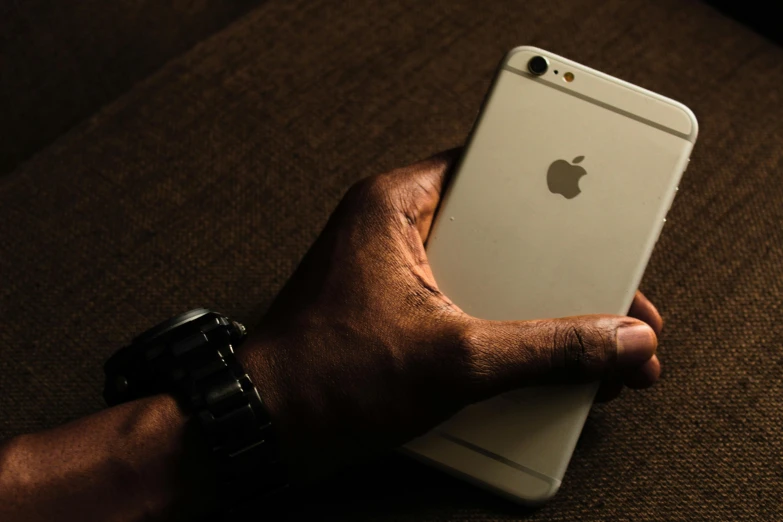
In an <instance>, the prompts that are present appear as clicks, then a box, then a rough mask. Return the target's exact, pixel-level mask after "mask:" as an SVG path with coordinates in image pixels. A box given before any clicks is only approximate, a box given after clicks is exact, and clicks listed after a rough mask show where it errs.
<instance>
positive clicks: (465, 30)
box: [0, 0, 783, 521]
mask: <svg viewBox="0 0 783 522" xmlns="http://www.w3.org/2000/svg"><path fill="white" fill-rule="evenodd" d="M5 4H6V5H4V6H3V7H0V36H2V39H0V74H1V76H0V138H2V139H0V152H2V157H3V161H2V165H0V168H2V172H3V174H2V175H1V176H0V295H2V299H1V300H0V307H1V308H0V312H2V313H0V321H1V323H0V391H1V392H2V393H0V438H3V437H9V436H13V435H15V434H18V433H22V432H26V431H32V430H39V429H42V428H46V427H49V426H53V425H56V424H59V423H62V422H66V421H68V420H70V419H73V418H75V417H78V416H81V415H84V414H87V413H90V412H93V411H96V410H98V409H100V408H101V407H102V406H103V404H102V401H101V397H100V394H101V387H102V378H101V364H102V362H103V360H104V359H105V358H106V357H107V356H108V355H109V354H110V353H112V351H113V350H115V349H116V348H117V347H119V346H120V345H122V344H123V343H124V342H126V341H128V340H129V338H130V337H131V336H132V334H134V333H135V332H138V331H140V330H142V329H144V328H146V327H148V326H150V325H151V324H153V323H155V322H157V321H159V320H161V319H164V318H166V317H168V316H170V315H173V314H175V313H177V312H180V311H183V310H186V309H188V308H191V307H194V306H207V307H212V308H215V309H218V310H221V311H224V312H225V313H228V314H230V315H232V316H236V317H237V318H239V319H242V320H245V321H249V322H252V320H253V318H257V317H258V316H259V315H260V314H261V313H262V312H263V310H264V308H265V307H266V305H267V304H268V303H269V302H270V300H271V299H272V298H273V297H274V295H275V293H276V291H277V290H278V289H279V288H280V286H281V285H282V283H283V282H284V281H285V279H286V278H287V277H288V275H289V274H290V273H291V271H292V270H293V268H294V267H295V265H296V263H297V262H298V260H299V259H300V257H301V256H302V254H303V253H304V252H305V250H306V248H307V247H308V245H309V244H310V242H311V241H312V240H313V238H315V236H316V235H317V233H318V231H319V229H320V227H322V226H323V224H324V222H325V220H326V218H327V216H328V215H329V212H330V210H331V209H332V208H333V207H334V205H335V204H336V203H337V201H338V200H339V198H340V196H341V194H342V193H343V192H344V191H345V189H346V188H347V186H348V185H349V184H350V183H351V182H353V181H355V180H357V179H359V178H361V177H363V176H365V175H368V174H372V173H376V172H380V171H384V170H386V169H389V168H392V167H394V166H398V165H402V164H405V163H408V162H411V161H414V160H415V159H417V158H420V157H423V156H426V155H429V154H431V153H433V152H436V151H438V150H441V149H444V148H448V147H452V146H455V145H458V144H460V143H462V142H463V140H464V138H465V135H466V133H467V132H468V130H469V127H470V125H471V122H472V120H473V118H474V117H475V115H476V112H477V110H478V107H479V103H480V101H481V99H482V96H483V94H484V92H485V91H486V89H487V87H488V83H489V80H490V78H491V76H492V73H493V70H494V68H495V66H496V64H497V62H498V61H499V60H500V58H501V56H502V55H503V53H504V52H505V51H506V50H508V49H509V48H511V47H513V46H515V45H519V44H534V45H539V46H541V47H544V48H548V49H551V50H552V51H555V52H557V53H559V54H563V55H565V56H568V57H571V58H573V59H575V60H577V61H579V62H582V63H585V64H587V65H590V66H593V67H595V68H597V69H599V70H603V71H606V72H608V73H610V74H613V75H616V76H619V77H620V78H623V79H626V80H629V81H631V82H634V83H638V84H640V85H642V86H644V87H647V88H650V89H652V90H654V91H657V92H660V93H663V94H665V95H668V96H671V97H673V98H675V99H677V100H680V101H682V102H684V103H686V104H687V105H689V106H690V107H691V108H692V109H693V110H694V112H695V113H696V115H697V116H698V118H699V121H700V125H701V131H700V138H699V142H698V143H697V146H696V149H695V151H694V154H693V156H692V160H693V161H692V162H691V166H690V168H689V170H688V172H687V174H686V175H685V177H684V179H683V182H682V183H681V185H680V191H679V196H678V198H677V200H676V201H675V203H674V206H673V207H672V209H671V212H670V214H669V221H668V223H667V225H666V227H665V229H664V232H663V234H662V236H661V239H660V242H659V243H658V246H657V247H656V250H655V254H654V256H653V259H652V261H651V263H650V265H649V268H648V271H647V274H646V276H645V278H644V281H643V284H642V289H643V290H644V291H645V292H646V293H647V294H648V295H649V296H650V297H651V298H652V299H653V300H654V301H655V302H656V304H657V305H658V306H659V308H660V309H661V311H662V313H663V314H664V316H665V319H666V321H667V322H666V327H665V332H664V334H663V336H662V339H661V345H660V352H659V353H660V356H661V359H662V361H663V364H664V365H665V370H664V372H665V373H664V377H663V380H662V382H661V383H660V385H659V386H657V387H656V388H654V389H653V390H650V391H645V392H626V393H625V395H624V396H623V397H622V398H620V399H618V400H617V401H615V402H613V403H611V404H608V405H599V406H596V407H595V408H594V410H593V412H592V414H591V416H590V419H589V421H588V423H587V425H586V427H585V430H584V433H583V436H582V439H581V441H580V443H579V446H578V449H577V451H576V454H575V456H574V459H573V461H572V464H571V467H570V469H569V472H568V474H567V476H566V481H565V483H564V486H563V488H562V489H561V491H560V493H559V495H558V496H557V498H556V499H555V500H554V501H553V502H552V503H550V504H549V505H547V506H545V507H543V508H541V509H539V510H527V509H523V508H520V507H518V506H515V505H513V504H510V503H508V502H506V501H503V500H500V499H498V498H496V497H494V496H492V495H490V494H488V493H484V492H482V491H480V490H478V489H476V488H473V487H471V486H469V485H466V484H463V483H462V482H460V481H458V480H456V479H453V478H450V477H448V476H446V475H444V474H441V473H440V472H437V471H434V470H431V469H429V468H426V467H424V466H422V465H420V464H417V463H414V462H412V461H410V460H408V459H406V458H404V457H402V456H397V455H389V456H386V457H383V458H381V459H380V460H378V461H377V462H374V463H372V464H368V465H365V466H362V467H359V468H356V469H352V470H349V471H346V472H345V473H343V474H342V475H340V476H339V477H337V478H336V479H335V480H332V481H329V483H327V484H323V485H321V486H319V487H315V488H312V489H311V490H307V491H299V492H292V494H291V498H290V499H288V502H287V503H290V506H289V507H288V513H287V514H286V515H281V518H282V519H290V520H314V519H315V520H319V519H320V520H476V521H478V520H531V521H532V520H555V521H557V520H563V521H566V520H568V521H572V520H634V521H638V520H656V521H670V520H683V521H686V520H687V521H691V520H758V521H772V520H781V519H783V458H781V453H782V452H783V437H781V428H783V348H782V347H781V344H782V343H783V341H781V339H783V321H781V320H780V318H781V314H783V182H781V177H782V175H783V145H782V143H783V118H781V116H783V87H781V86H783V49H781V47H779V45H778V44H776V43H773V41H771V40H768V39H766V38H765V37H763V36H761V35H759V34H758V33H755V32H753V31H752V30H751V29H750V28H748V27H747V26H745V25H742V24H741V23H739V22H737V21H735V20H734V19H731V18H728V17H727V16H726V15H724V14H722V13H720V12H719V11H717V10H715V9H714V8H713V7H711V6H709V5H707V4H704V3H701V2H696V1H678V0H664V1H660V2H651V1H644V0H628V1H622V0H610V1H606V2H594V1H585V0H576V1H565V0H561V1H533V2H513V1H510V0H508V1H493V2H471V1H468V0H463V1H449V2H447V1H435V2H417V1H415V0H403V1H400V2H345V3H343V2H327V1H320V0H317V1H304V0H268V1H265V2H261V1H251V0H246V1H233V2H211V1H208V2H200V3H192V2H184V1H182V2H169V3H168V4H167V6H166V7H163V6H162V4H160V3H157V4H155V3H152V2H129V1H124V0H123V1H118V2H111V6H109V5H108V4H106V3H98V2H86V3H82V4H83V5H82V6H81V7H79V8H71V9H67V8H65V7H62V6H59V7H58V6H55V5H54V4H53V3H51V2H44V1H43V0H39V1H38V2H33V3H30V2H6V3H5ZM36 10H37V11H36ZM128 20H131V21H132V23H131V22H127V21H128ZM128 24H130V26H129V25H128ZM118 56H122V57H124V58H122V59H120V60H117V59H115V58H116V57H118Z"/></svg>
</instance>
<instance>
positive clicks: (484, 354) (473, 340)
mask: <svg viewBox="0 0 783 522" xmlns="http://www.w3.org/2000/svg"><path fill="white" fill-rule="evenodd" d="M456 339H457V341H456V343H455V345H456V346H457V349H458V353H459V356H458V362H459V363H460V366H459V369H458V372H457V375H459V377H460V378H461V379H462V381H463V383H464V384H465V385H466V387H467V388H468V389H475V388H477V387H481V386H484V385H485V384H486V383H487V382H490V381H492V380H493V379H494V376H495V373H496V372H495V370H494V368H496V365H495V364H493V353H492V350H491V348H490V343H489V341H488V339H487V338H486V335H485V333H484V332H483V330H482V329H480V328H477V327H476V326H475V325H473V324H470V323H469V324H467V325H464V326H461V327H460V328H459V329H458V331H457V333H456Z"/></svg>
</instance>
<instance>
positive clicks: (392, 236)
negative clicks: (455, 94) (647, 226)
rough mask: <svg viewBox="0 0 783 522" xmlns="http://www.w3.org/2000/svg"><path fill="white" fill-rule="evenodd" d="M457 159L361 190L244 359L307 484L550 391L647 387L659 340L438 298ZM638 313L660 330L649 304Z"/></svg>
mask: <svg viewBox="0 0 783 522" xmlns="http://www.w3.org/2000/svg"><path fill="white" fill-rule="evenodd" d="M455 157H456V153H455V152H453V151H452V152H451V153H446V154H441V155H438V156H435V157H433V158H430V159H428V160H425V161H422V162H420V163H417V164H415V165H412V166H409V167H406V168H402V169H398V170H395V171H392V172H390V173H388V174H383V175H379V176H374V177H371V178H367V179H365V180H363V181H361V182H359V183H357V184H356V185H355V186H353V187H352V188H351V189H350V190H349V192H348V193H347V194H346V196H345V197H344V198H343V200H342V202H341V203H340V205H339V206H338V208H337V209H336V210H335V212H334V213H333V215H332V216H331V218H330V219H329V222H328V224H327V225H326V228H325V229H324V231H323V232H322V233H321V235H320V237H319V238H318V239H317V241H316V242H315V244H314V245H313V247H312V248H311V249H310V251H309V252H308V253H307V255H306V256H305V258H304V260H303V261H302V263H301V265H300V266H299V267H298V269H297V270H296V272H295V273H294V275H293V277H292V278H291V279H290V281H289V282H288V283H287V284H286V286H285V287H284V288H283V290H282V291H281V293H280V295H279V296H278V297H277V299H276V300H275V302H274V303H273V305H272V307H271V308H270V310H269V311H268V313H267V315H266V316H265V317H264V318H263V320H262V321H261V323H260V325H259V328H258V330H257V331H256V332H255V333H254V335H252V336H251V338H250V339H249V340H248V341H247V342H246V343H245V344H244V345H243V347H242V348H241V350H240V352H239V357H240V359H241V360H243V362H244V364H245V368H246V370H247V371H248V373H249V374H250V375H251V376H252V377H253V380H254V382H255V383H256V385H257V386H258V387H259V391H260V393H261V395H262V397H263V398H264V400H265V402H266V403H267V406H268V408H269V410H270V413H271V415H272V417H273V419H274V422H275V424H276V426H277V429H278V432H279V435H280V438H281V443H282V445H283V449H284V452H285V454H286V458H287V460H288V463H289V468H290V474H291V479H292V481H293V482H294V483H297V482H303V481H307V480H309V479H312V478H314V477H317V476H320V475H323V474H324V473H327V472H329V471H331V470H333V469H334V468H336V467H339V466H341V465H343V464H345V463H347V462H350V461H352V460H355V459H357V458H362V457H365V456H369V455H372V454H374V453H377V452H378V451H380V450H383V449H388V448H392V447H395V446H398V445H400V444H402V443H404V442H406V441H407V440H409V439H411V438H413V437H415V436H417V435H420V434H423V433H425V432H426V431H427V430H429V429H430V428H432V427H434V426H436V425H437V424H439V423H440V422H442V421H444V420H445V419H447V418H448V417H450V416H451V415H453V414H454V413H456V412H457V411H459V410H460V409H461V408H462V407H464V406H465V405H467V404H469V403H472V402H477V401H481V400H484V399H487V398H489V397H492V396H494V395H496V394H499V393H501V392H504V391H507V390H511V389H514V388H519V387H522V386H527V385H531V384H541V383H550V382H563V381H568V382H583V381H587V380H596V379H604V385H603V386H602V389H601V394H602V395H603V396H604V397H611V396H612V395H616V394H617V393H619V390H620V389H621V388H622V386H623V384H625V385H628V386H631V387H634V388H644V387H647V386H650V385H652V384H653V383H654V382H655V381H656V380H657V379H658V376H659V374H660V365H659V362H658V359H657V358H656V357H655V355H654V354H655V349H656V345H657V338H656V331H654V329H653V328H651V327H650V326H648V324H646V323H645V322H643V321H640V320H638V319H633V318H630V317H621V316H610V315H595V316H579V317H568V318H563V319H550V320H537V321H513V322H498V321H488V320H483V319H479V318H474V317H470V316H468V315H467V314H465V313H464V312H462V310H460V309H459V308H458V307H457V306H456V305H455V304H454V303H452V302H451V301H450V300H449V299H448V297H447V296H445V295H443V294H442V293H441V292H440V291H439V290H438V285H437V283H436V281H435V278H434V277H433V275H432V272H431V270H430V267H429V265H428V263H427V255H426V253H425V250H424V245H425V243H426V241H427V236H428V234H429V232H430V226H431V224H432V219H433V216H434V214H435V211H436V209H437V207H438V202H439V200H440V197H441V193H442V190H443V188H444V184H445V181H446V175H447V172H448V170H449V168H450V166H451V164H452V162H453V160H454V158H455ZM631 313H632V314H633V315H635V316H636V317H638V318H639V319H642V320H644V321H646V322H647V323H649V324H650V325H652V326H653V327H654V328H655V330H658V329H659V328H660V325H661V319H660V316H659V315H658V312H657V311H656V310H655V308H654V307H653V306H652V305H651V304H650V303H649V301H647V300H646V299H645V298H644V297H643V296H642V295H641V294H637V296H636V299H635V301H634V305H633V306H632V308H631Z"/></svg>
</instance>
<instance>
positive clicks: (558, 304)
mask: <svg viewBox="0 0 783 522" xmlns="http://www.w3.org/2000/svg"><path fill="white" fill-rule="evenodd" d="M536 56H538V57H544V58H546V60H547V61H548V68H547V70H546V72H544V73H543V74H540V75H536V74H532V73H531V72H530V71H529V69H528V64H529V63H530V60H531V59H532V58H533V57H536ZM538 63H539V65H540V63H541V62H540V60H539V62H538ZM569 80H570V81H569ZM696 134H697V123H696V119H695V117H694V116H693V113H691V111H690V110H689V109H688V108H686V107H685V106H683V105H682V104H679V103H677V102H674V101H672V100H669V99H667V98H664V97H663V96H660V95H657V94H655V93H652V92H650V91H646V90H644V89H642V88H639V87H636V86H634V85H631V84H628V83H626V82H623V81H621V80H618V79H616V78H612V77H610V76H607V75H605V74H602V73H599V72H597V71H594V70H592V69H589V68H587V67H584V66H582V65H579V64H577V63H574V62H571V61H569V60H567V59H565V58H562V57H559V56H557V55H554V54H552V53H549V52H547V51H544V50H541V49H536V48H533V47H519V48H517V49H514V50H513V51H511V52H510V53H509V54H508V55H507V56H506V57H505V59H504V60H503V62H502V64H501V66H500V68H499V70H498V73H497V75H496V77H495V80H494V83H493V86H492V88H491V90H490V93H489V94H488V96H487V98H486V100H485V102H484V107H483V109H482V111H481V113H480V115H479V117H478V120H477V121H476V124H475V127H474V130H473V132H472V134H471V136H470V139H469V142H468V145H467V147H466V150H465V153H464V155H463V158H462V159H461V162H460V164H459V165H458V167H457V169H456V172H455V174H454V177H453V178H452V180H451V182H450V185H449V187H448V188H447V192H446V194H445V196H444V200H443V202H442V204H441V208H440V210H439V212H438V216H437V218H436V222H435V225H434V228H433V233H432V234H431V236H430V239H429V242H428V245H427V252H428V257H429V261H430V264H431V266H432V271H433V273H434V275H435V279H436V280H437V283H438V285H439V287H440V289H441V290H442V291H443V292H444V293H445V294H446V295H447V296H448V297H449V298H450V299H451V300H452V301H454V303H455V304H456V305H457V306H459V307H460V308H462V309H463V310H464V311H465V312H466V313H468V314H471V315H473V316H476V317H481V318H485V319H494V320H523V319H538V318H548V317H564V316H571V315H580V314H594V313H596V314H601V313H608V314H621V315H625V314H626V313H627V312H628V309H629V307H630V305H631V301H632V300H633V297H634V293H635V291H636V289H637V287H638V285H639V281H640V280H641V278H642V275H643V273H644V269H645V266H646V265H647V261H648V259H649V258H650V254H651V253H652V250H653V247H654V246H655V243H656V241H657V239H658V235H659V234H660V232H661V229H662V228H663V224H664V222H665V218H666V213H667V211H668V210H669V207H670V205H671V203H672V200H673V199H674V195H675V193H676V191H677V185H678V183H679V180H680V176H681V175H682V173H683V171H684V170H685V168H686V166H687V164H688V158H689V155H690V151H691V149H692V147H693V144H694V141H695V139H696ZM596 389H597V385H579V386H577V385H574V386H562V387H546V388H525V389H521V390H519V391H516V392H512V393H509V394H506V395H503V396H500V397H496V398H494V399H492V400H490V401H487V402H484V403H481V404H476V405H473V406H470V407H468V408H467V409H465V410H463V411H462V412H461V413H459V414H458V415H456V416H455V417H453V418H452V419H451V420H449V421H447V422H446V423H444V424H443V425H441V426H439V427H438V428H436V429H435V430H433V431H432V432H430V433H428V434H427V435H425V436H423V437H421V438H419V439H416V440H414V441H412V442H411V443H409V444H408V445H407V446H406V450H407V451H408V452H410V453H412V454H414V455H415V456H418V457H419V458H421V459H423V460H425V461H427V462H430V463H432V464H435V465H437V466H439V467H442V468H444V469H446V470H448V471H450V472H453V473H455V474H458V475H460V476H462V477H463V478H465V479H467V480H470V481H473V482H475V483H477V484H479V485H481V486H484V487H487V488H490V489H492V490H494V491H496V492H499V493H501V494H504V495H505V496H508V497H510V498H512V499H514V500H517V501H521V502H524V503H540V502H542V501H545V500H547V499H549V498H550V497H552V496H553V495H554V494H555V492H556V491H557V489H558V488H559V486H560V483H561V480H562V479H563V475H564V474H565V471H566V467H567V465H568V462H569V460H570V458H571V455H572V453H573V451H574V447H575V445H576V441H577V439H578V437H579V434H580V432H581V430H582V426H583V425H584V422H585V419H586V417H587V414H588V412H589V410H590V406H591V404H592V401H593V397H594V395H595V391H596Z"/></svg>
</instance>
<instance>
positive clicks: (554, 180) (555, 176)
mask: <svg viewBox="0 0 783 522" xmlns="http://www.w3.org/2000/svg"><path fill="white" fill-rule="evenodd" d="M583 159H585V157H584V156H577V157H575V158H574V161H573V162H572V163H581V162H582V160H583ZM585 174H587V171H586V170H585V169H583V168H582V167H580V166H579V165H571V163H568V162H567V161H566V160H562V159H559V160H557V161H555V162H553V163H552V164H551V165H550V166H549V170H548V171H547V173H546V184H547V185H548V186H549V191H550V192H551V193H552V194H560V195H561V196H563V197H564V198H566V199H573V198H575V197H576V196H578V195H579V193H580V192H582V191H581V190H579V178H581V177H582V176H584V175H585Z"/></svg>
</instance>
